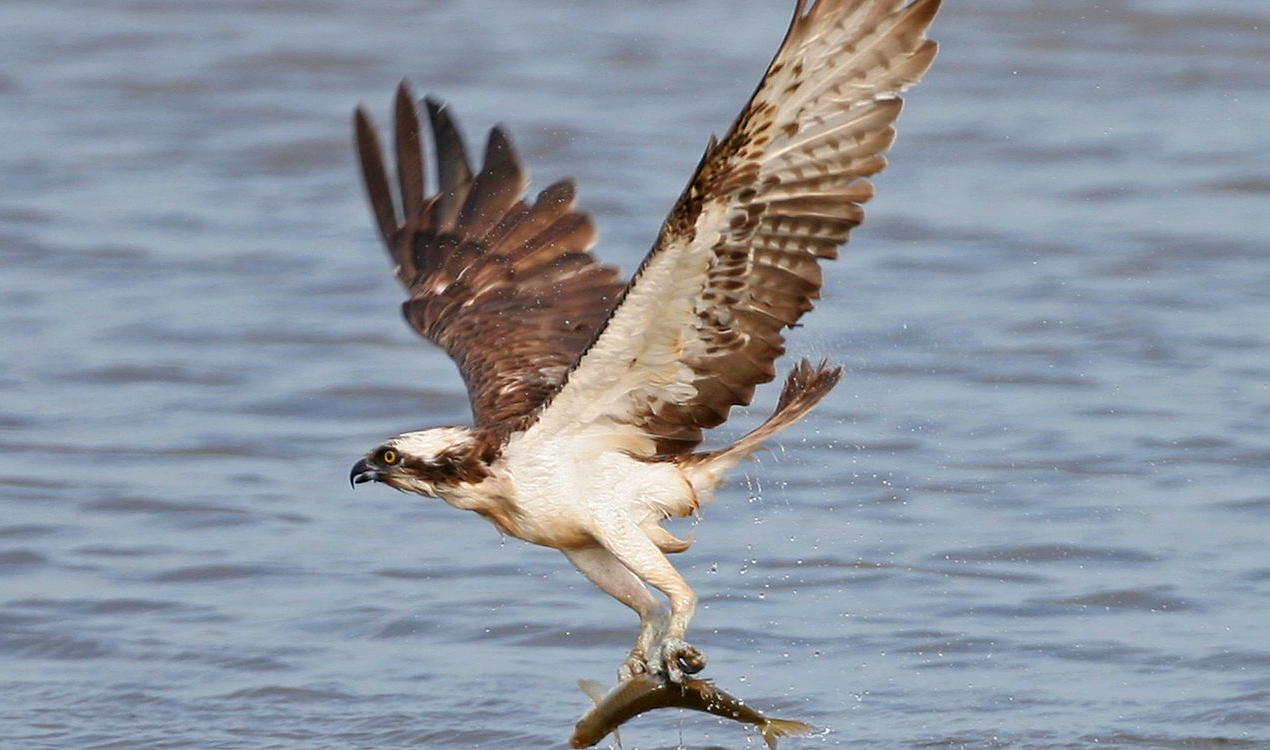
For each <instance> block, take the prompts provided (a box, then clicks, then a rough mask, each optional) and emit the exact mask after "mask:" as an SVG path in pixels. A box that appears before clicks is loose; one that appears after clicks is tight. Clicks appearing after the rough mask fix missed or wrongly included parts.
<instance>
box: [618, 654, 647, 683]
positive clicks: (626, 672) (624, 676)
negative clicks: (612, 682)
mask: <svg viewBox="0 0 1270 750" xmlns="http://www.w3.org/2000/svg"><path fill="white" fill-rule="evenodd" d="M646 672H648V664H647V663H646V662H645V661H644V655H643V654H637V653H635V652H633V651H632V652H631V655H630V656H628V657H626V661H625V662H623V663H622V666H620V667H618V668H617V681H618V682H626V681H627V680H629V679H631V678H632V677H635V676H636V675H641V674H644V673H646Z"/></svg>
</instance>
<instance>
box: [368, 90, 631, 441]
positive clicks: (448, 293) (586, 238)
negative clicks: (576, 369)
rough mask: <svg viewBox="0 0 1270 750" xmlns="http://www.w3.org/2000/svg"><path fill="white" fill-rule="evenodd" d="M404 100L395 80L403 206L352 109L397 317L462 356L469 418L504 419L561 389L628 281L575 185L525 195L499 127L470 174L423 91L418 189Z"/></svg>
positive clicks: (501, 425)
mask: <svg viewBox="0 0 1270 750" xmlns="http://www.w3.org/2000/svg"><path fill="white" fill-rule="evenodd" d="M414 101H415V100H414V98H413V97H412V95H411V93H410V90H409V88H408V86H407V85H406V84H405V82H403V83H402V85H401V86H400V87H399V88H398V90H397V100H396V130H395V138H394V141H395V147H396V154H397V178H398V185H399V189H400V196H401V207H400V208H401V213H400V214H399V213H398V210H397V206H396V205H395V204H394V198H393V194H392V189H391V188H390V187H389V182H388V176H387V173H386V171H385V168H384V158H383V149H382V148H381V146H380V143H379V139H378V136H377V135H376V134H375V129H374V126H373V124H372V123H371V120H370V117H369V116H368V115H367V114H366V112H365V111H364V110H362V109H361V108H358V110H357V113H356V116H355V121H356V135H357V144H358V154H359V156H360V160H361V165H362V174H363V177H364V179H365V183H366V190H367V195H368V197H369V199H370V204H371V210H372V212H373V214H374V216H375V220H376V223H377V224H378V226H379V230H380V232H381V234H382V235H383V238H384V243H385V244H386V245H387V247H388V252H389V254H390V255H391V256H392V260H393V262H394V263H395V264H396V274H397V278H398V279H399V280H400V281H401V283H402V284H403V285H405V287H406V289H407V291H408V292H409V295H410V296H409V299H408V300H407V301H406V302H405V304H404V305H403V312H404V313H405V316H406V320H407V321H409V323H410V324H411V325H412V326H413V327H414V328H415V330H417V331H418V332H419V333H420V334H422V335H423V336H425V337H427V338H428V339H430V340H431V341H433V342H434V343H436V344H437V345H439V346H441V347H442V348H443V349H444V350H445V351H446V352H447V353H448V354H449V355H450V357H451V358H453V359H454V361H455V362H456V363H457V364H458V366H459V371H460V372H461V373H462V375H463V380H464V382H465V383H466V385H467V389H468V394H469V396H470V397H471V401H472V411H473V415H474V417H475V420H476V424H477V426H478V427H486V428H494V429H505V430H510V429H514V428H515V426H516V424H517V423H518V422H519V421H520V420H521V418H523V417H524V416H525V415H526V414H528V413H530V412H532V411H533V410H534V409H535V408H536V407H537V406H538V405H539V404H540V403H541V402H542V400H543V399H544V398H546V396H547V395H548V394H550V393H552V392H553V391H555V390H556V389H558V387H559V385H560V383H561V382H562V381H563V379H564V376H565V373H566V371H567V369H568V367H569V366H570V365H572V364H573V363H574V361H576V359H577V358H578V356H579V354H580V353H581V352H582V351H583V350H584V349H585V348H586V346H587V344H588V343H589V342H590V341H591V340H592V339H593V338H594V336H595V332H596V330H597V329H598V328H599V327H600V325H601V324H602V323H603V321H604V320H605V319H606V318H607V317H608V315H609V312H610V310H611V308H612V305H613V304H614V302H615V301H616V299H617V297H618V295H619V294H620V292H621V290H622V289H623V288H624V286H625V284H624V283H623V282H622V281H621V279H620V278H619V276H618V273H617V270H616V269H614V268H612V267H610V266H605V265H601V264H599V263H598V262H596V261H595V259H594V258H593V257H592V256H591V255H590V254H589V253H588V252H587V251H588V249H589V248H590V246H591V245H592V244H593V242H594V240H595V228H594V226H593V224H592V223H591V220H590V218H589V217H587V216H586V215H585V214H582V213H580V212H578V211H576V210H575V208H574V206H575V191H574V188H573V185H572V183H570V182H567V181H565V182H558V183H555V184H554V185H551V186H550V187H548V188H547V189H546V190H543V191H542V192H541V193H540V194H539V195H538V197H537V199H536V200H535V201H534V202H532V203H529V202H527V201H526V200H525V187H526V183H527V179H526V177H525V173H524V170H523V169H522V168H521V165H520V162H519V159H518V158H517V156H516V152H515V149H514V148H513V146H512V144H511V141H510V139H508V137H507V135H506V133H504V132H503V130H502V129H501V128H495V129H494V130H493V131H491V133H490V137H489V142H488V144H487V147H486V149H485V155H484V160H483V163H482V166H481V169H480V171H479V172H477V173H476V174H473V173H472V170H471V167H470V165H469V163H468V160H467V155H466V149H465V148H464V145H463V140H462V137H461V135H460V133H459V129H458V127H457V126H456V125H455V123H454V121H453V119H452V118H451V117H450V115H449V112H448V111H447V110H446V108H445V107H444V106H442V105H441V104H439V103H437V102H435V101H432V100H428V101H427V102H426V105H427V110H428V118H429V123H430V125H431V129H432V134H433V139H434V141H435V143H436V152H437V153H436V162H437V184H438V188H437V192H436V193H435V194H432V195H427V194H426V185H425V171H424V166H423V145H422V134H421V128H420V121H419V115H418V110H417V109H416V106H415V103H414Z"/></svg>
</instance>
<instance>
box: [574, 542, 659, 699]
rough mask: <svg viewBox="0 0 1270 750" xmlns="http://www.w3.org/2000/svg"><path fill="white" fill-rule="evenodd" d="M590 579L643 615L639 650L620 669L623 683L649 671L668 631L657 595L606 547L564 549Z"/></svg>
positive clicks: (638, 643) (620, 680)
mask: <svg viewBox="0 0 1270 750" xmlns="http://www.w3.org/2000/svg"><path fill="white" fill-rule="evenodd" d="M564 555H565V557H567V558H569V562H571V563H573V565H574V567H576V568H577V569H578V570H579V571H580V572H581V573H582V575H584V576H586V577H587V580H589V581H591V583H594V584H595V585H596V586H598V587H600V589H602V590H603V591H604V592H605V593H607V594H609V595H610V596H612V597H613V598H615V599H617V600H618V601H620V602H621V603H623V604H625V605H626V606H628V607H630V608H631V609H633V610H635V612H636V613H637V614H639V635H638V636H636V638H635V647H634V648H632V649H631V652H630V654H628V655H627V657H626V661H625V662H623V663H622V666H621V667H619V668H618V670H617V679H618V681H619V682H622V681H625V680H627V679H629V678H630V677H631V676H632V675H636V674H641V673H643V672H647V671H648V657H649V654H651V653H653V649H654V647H655V646H656V644H658V643H659V642H660V641H661V638H662V635H663V633H664V632H665V630H666V621H667V618H666V608H665V607H663V606H662V605H661V603H660V602H659V601H657V598H656V597H654V596H653V594H652V592H650V591H649V590H648V587H647V586H645V585H644V583H643V581H641V580H639V577H638V576H636V575H635V574H634V573H632V572H631V571H630V569H629V568H627V567H626V566H625V565H623V564H622V563H621V562H620V561H619V560H618V559H617V558H616V557H614V556H613V554H612V553H611V552H609V551H608V550H606V549H604V548H603V547H587V548H584V549H576V550H564Z"/></svg>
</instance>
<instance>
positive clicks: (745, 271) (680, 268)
mask: <svg viewBox="0 0 1270 750" xmlns="http://www.w3.org/2000/svg"><path fill="white" fill-rule="evenodd" d="M905 2H906V0H819V2H816V3H815V5H814V6H812V7H810V9H809V8H808V7H807V6H808V5H809V3H808V2H806V0H799V2H798V5H797V8H796V10H795V12H794V19H793V22H792V23H791V24H790V28H789V31H788V33H787V34H786V36H785V40H784V42H783V43H782V44H781V47H780V50H779V51H778V52H777V53H776V57H775V58H774V59H773V60H772V63H771V65H770V66H769V67H768V69H767V74H766V76H765V77H764V78H763V81H762V83H760V84H759V87H758V89H757V91H756V92H755V93H754V96H753V97H752V98H751V99H750V102H749V104H748V105H747V106H746V108H745V109H744V110H743V111H742V112H741V114H740V116H739V117H738V118H737V120H736V122H735V123H733V125H732V128H731V130H730V131H729V132H728V134H727V136H726V137H724V139H723V140H722V141H720V142H714V141H712V142H711V144H710V145H709V147H708V148H707V149H706V153H705V156H704V157H703V158H702V161H701V164H700V166H699V167H698V168H697V172H696V175H695V176H694V178H693V180H692V182H691V183H690V184H689V185H688V187H687V189H686V190H685V191H684V193H683V195H681V196H680V198H679V201H678V203H676V205H675V207H674V209H673V210H672V211H671V213H670V216H669V217H668V218H667V219H666V223H665V224H664V225H663V226H662V230H661V234H660V236H659V237H658V239H657V242H656V244H655V245H654V246H653V249H652V251H651V252H650V253H649V255H648V257H647V258H646V259H645V260H644V263H643V265H642V266H641V267H640V269H639V271H638V272H637V273H636V275H635V278H634V279H633V280H632V281H631V284H630V286H629V287H628V289H627V291H626V294H625V295H624V297H623V299H622V301H621V303H619V306H618V307H617V309H616V310H615V311H614V314H613V316H612V318H611V319H610V320H609V321H608V322H607V323H606V325H605V327H604V328H603V329H602V331H601V333H600V334H599V335H598V337H597V338H596V340H595V342H594V343H593V345H592V346H591V347H590V348H589V349H588V350H587V352H586V354H584V355H583V356H582V357H581V358H580V360H579V362H578V364H577V365H576V366H575V367H574V369H573V370H572V371H571V372H570V373H569V376H568V381H567V383H566V384H565V385H564V386H563V387H562V388H561V390H560V392H559V393H558V394H557V395H555V396H554V397H553V398H552V399H551V401H550V402H549V404H550V405H549V407H547V408H546V409H544V410H543V413H542V414H541V415H540V416H539V420H538V423H537V426H536V427H537V428H541V429H544V430H548V431H558V430H571V429H584V428H586V427H588V426H596V425H602V426H604V429H608V427H609V426H614V427H618V426H624V427H626V428H633V429H623V428H621V427H619V428H618V429H617V430H616V432H617V433H621V434H623V435H625V436H626V439H625V441H624V445H626V446H627V449H628V450H634V451H635V452H638V453H644V454H653V453H658V454H672V453H681V452H685V451H688V450H691V449H692V447H694V446H695V445H697V443H699V442H700V440H701V433H702V429H703V428H709V427H713V426H715V425H718V424H720V423H721V422H723V421H724V420H725V419H726V418H727V415H728V411H729V410H730V409H731V408H732V406H734V405H737V404H747V403H749V402H750V400H751V399H752V398H753V395H754V388H755V386H756V385H757V384H759V383H764V382H767V381H769V380H771V379H772V378H773V377H775V369H774V367H773V362H774V361H775V359H776V358H777V357H778V356H780V355H781V354H782V353H783V352H784V337H783V335H782V331H783V329H785V328H786V327H789V326H792V325H793V324H794V323H795V322H796V321H797V320H798V319H799V318H800V317H801V316H802V315H803V314H804V313H806V312H807V311H808V310H810V309H811V307H812V300H813V299H816V298H817V297H818V296H819V290H820V285H821V271H820V266H819V264H820V261H821V260H823V259H826V258H834V257H836V256H837V253H838V246H839V245H841V244H842V243H844V242H845V241H846V240H847V235H848V233H849V232H850V230H851V229H852V228H853V227H855V226H856V225H857V224H859V223H860V222H861V221H862V220H863V218H864V211H863V209H862V208H861V204H863V203H864V202H866V201H867V200H869V198H871V197H872V196H873V183H872V182H871V181H870V179H869V178H870V177H871V176H872V175H874V174H876V173H878V172H880V171H881V170H882V169H883V168H884V167H885V166H886V159H885V157H884V156H883V153H884V152H885V151H886V150H887V149H888V148H889V147H890V145H891V142H892V141H893V140H894V138H895V128H894V123H895V119H896V118H897V117H898V116H899V113H900V106H901V101H900V98H899V93H900V92H901V91H903V90H904V89H905V88H907V87H908V86H910V85H912V84H913V83H915V82H917V80H918V79H920V78H921V77H922V74H924V73H925V72H926V70H927V68H929V67H930V64H931V62H932V61H933V60H934V57H935V52H936V49H937V47H936V44H935V43H934V42H933V41H931V40H929V39H927V38H926V31H927V29H928V28H929V26H930V24H931V21H932V20H933V19H934V16H935V13H936V11H937V10H938V8H939V0H914V2H912V3H911V4H907V5H906V4H905Z"/></svg>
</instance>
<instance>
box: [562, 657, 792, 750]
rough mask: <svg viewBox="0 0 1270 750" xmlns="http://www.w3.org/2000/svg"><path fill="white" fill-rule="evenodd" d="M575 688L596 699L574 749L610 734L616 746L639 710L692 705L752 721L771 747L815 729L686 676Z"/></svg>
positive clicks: (646, 677)
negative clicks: (623, 727)
mask: <svg viewBox="0 0 1270 750" xmlns="http://www.w3.org/2000/svg"><path fill="white" fill-rule="evenodd" d="M578 687H580V688H582V692H584V693H586V694H587V695H589V696H590V697H591V700H593V701H595V705H594V706H592V707H591V709H590V710H589V711H587V712H586V713H585V714H583V715H582V718H581V719H578V723H577V725H576V726H574V728H573V737H571V738H570V739H569V745H570V746H571V747H575V748H579V747H591V746H592V745H594V744H596V743H597V742H599V741H600V740H602V739H604V738H605V737H607V736H608V735H609V734H612V735H614V737H615V738H616V739H617V742H618V746H619V747H620V746H621V743H622V739H621V737H620V736H619V735H618V734H617V728H618V727H619V726H621V725H622V724H625V723H626V722H628V721H630V720H631V719H633V718H635V717H636V716H639V715H640V714H642V713H645V712H647V711H652V710H655V709H658V708H690V709H692V710H694V711H705V712H706V713H710V714H714V715H715V716H722V717H723V718H725V719H733V720H735V721H740V722H743V723H746V724H753V725H754V726H755V727H757V728H758V731H759V733H761V734H762V735H763V741H764V742H766V743H767V746H768V747H769V748H772V749H773V750H775V748H776V740H777V738H778V737H784V736H786V735H800V734H810V733H811V732H815V731H816V728H815V727H813V726H812V725H811V724H807V723H805V722H801V721H792V720H789V719H772V718H769V717H767V716H764V715H763V714H761V713H759V712H758V711H756V710H754V709H753V708H750V707H749V706H747V705H746V704H745V701H743V700H741V699H739V698H736V697H734V696H732V695H729V694H728V693H727V692H725V691H724V690H723V689H722V688H719V687H717V686H716V685H715V684H714V683H713V682H711V681H710V680H700V679H696V678H688V679H685V680H684V681H683V682H682V683H675V682H671V681H670V680H668V679H667V678H665V677H664V676H653V675H649V674H637V675H632V676H631V677H629V678H627V679H626V680H623V681H622V682H619V683H618V684H617V685H616V686H615V687H614V688H613V689H612V690H610V691H608V693H605V692H604V687H603V686H602V685H600V684H599V683H598V682H595V681H593V680H579V681H578Z"/></svg>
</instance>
